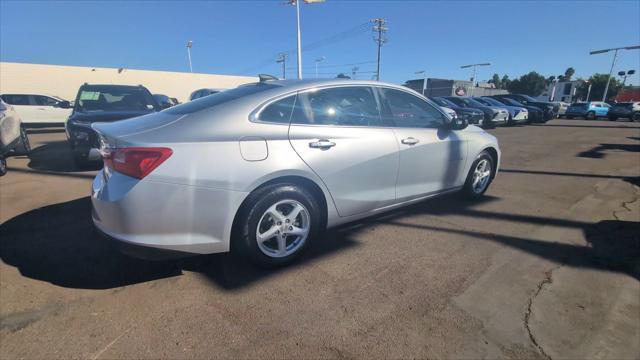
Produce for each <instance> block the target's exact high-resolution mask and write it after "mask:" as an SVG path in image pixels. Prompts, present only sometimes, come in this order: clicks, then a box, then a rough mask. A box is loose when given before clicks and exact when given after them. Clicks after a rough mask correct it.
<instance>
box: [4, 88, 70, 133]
mask: <svg viewBox="0 0 640 360" xmlns="http://www.w3.org/2000/svg"><path fill="white" fill-rule="evenodd" d="M0 98H2V100H3V101H4V102H5V103H7V104H9V105H12V106H13V107H14V109H15V111H16V112H17V113H18V114H19V115H20V117H21V118H22V123H23V124H24V125H25V126H64V122H65V121H66V120H67V118H68V117H69V115H71V103H69V101H67V100H64V99H62V98H59V97H57V96H50V95H40V94H17V93H14V94H2V95H0Z"/></svg>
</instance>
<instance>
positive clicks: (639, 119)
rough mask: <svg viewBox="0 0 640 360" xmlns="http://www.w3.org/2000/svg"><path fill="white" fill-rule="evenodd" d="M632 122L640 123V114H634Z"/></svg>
mask: <svg viewBox="0 0 640 360" xmlns="http://www.w3.org/2000/svg"><path fill="white" fill-rule="evenodd" d="M631 121H640V112H636V113H633V115H631Z"/></svg>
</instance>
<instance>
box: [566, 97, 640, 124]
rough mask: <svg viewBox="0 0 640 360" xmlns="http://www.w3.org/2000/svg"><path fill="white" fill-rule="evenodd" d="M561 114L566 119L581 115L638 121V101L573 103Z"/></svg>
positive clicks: (592, 117)
mask: <svg viewBox="0 0 640 360" xmlns="http://www.w3.org/2000/svg"><path fill="white" fill-rule="evenodd" d="M563 115H564V116H565V117H566V118H567V119H573V118H579V117H582V118H585V119H587V120H594V119H596V118H598V117H603V118H608V119H609V120H611V121H615V120H618V119H625V118H626V119H630V120H631V121H640V102H639V101H636V102H623V103H615V104H613V105H610V104H608V103H606V102H603V101H590V102H579V103H573V104H571V105H569V106H568V107H567V110H566V111H565V113H564V114H563Z"/></svg>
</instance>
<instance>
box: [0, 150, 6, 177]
mask: <svg viewBox="0 0 640 360" xmlns="http://www.w3.org/2000/svg"><path fill="white" fill-rule="evenodd" d="M6 174H7V159H6V158H5V157H4V156H2V155H0V176H5V175H6Z"/></svg>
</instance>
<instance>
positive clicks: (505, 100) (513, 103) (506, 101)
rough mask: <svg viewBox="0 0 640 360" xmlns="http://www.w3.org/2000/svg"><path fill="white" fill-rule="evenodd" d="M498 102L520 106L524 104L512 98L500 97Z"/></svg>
mask: <svg viewBox="0 0 640 360" xmlns="http://www.w3.org/2000/svg"><path fill="white" fill-rule="evenodd" d="M500 102H502V103H504V104H507V105H513V106H521V107H524V105H522V104H521V103H519V102H517V101H515V100H513V99H509V98H500Z"/></svg>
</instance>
